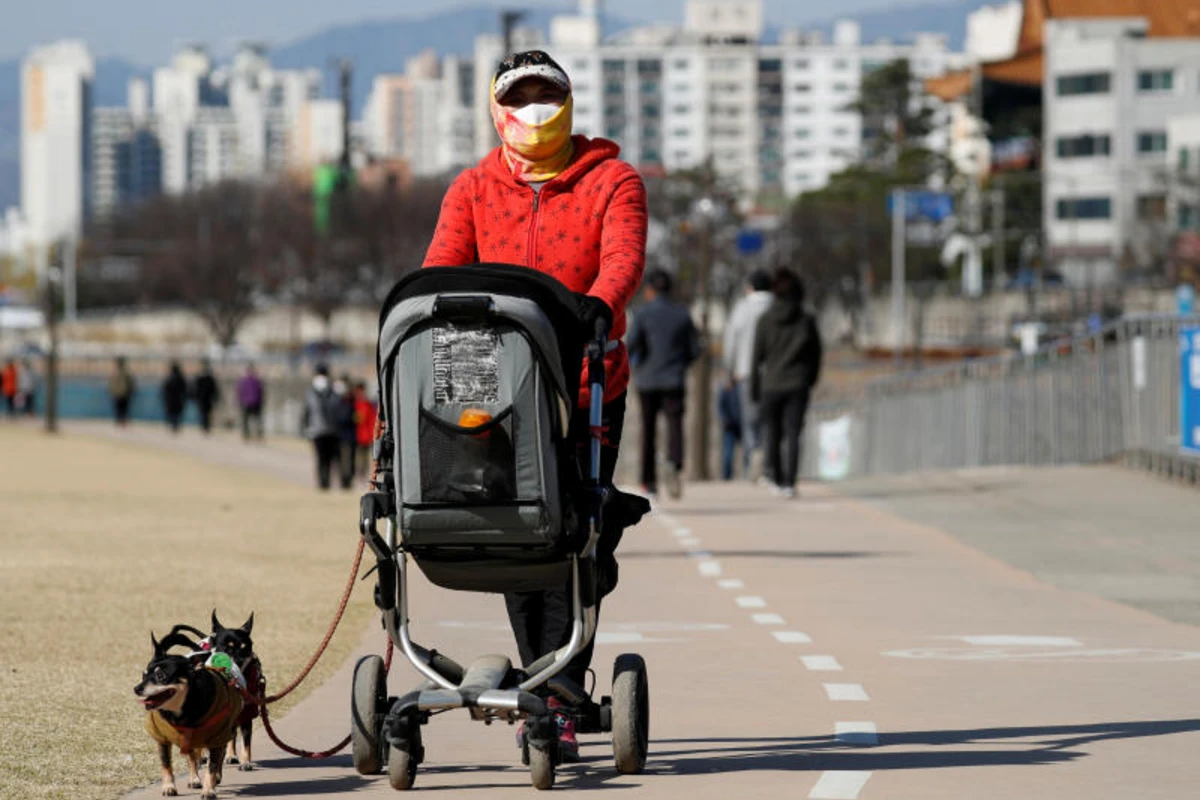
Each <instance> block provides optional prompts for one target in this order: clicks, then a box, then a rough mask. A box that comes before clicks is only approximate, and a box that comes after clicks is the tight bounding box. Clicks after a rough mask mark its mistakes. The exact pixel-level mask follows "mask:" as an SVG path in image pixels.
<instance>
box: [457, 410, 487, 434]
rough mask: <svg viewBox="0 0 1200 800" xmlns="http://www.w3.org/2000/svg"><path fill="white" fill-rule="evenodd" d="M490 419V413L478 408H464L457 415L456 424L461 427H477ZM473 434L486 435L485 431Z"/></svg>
mask: <svg viewBox="0 0 1200 800" xmlns="http://www.w3.org/2000/svg"><path fill="white" fill-rule="evenodd" d="M491 421H492V415H491V414H489V413H488V412H487V411H484V410H482V409H479V408H464V409H463V412H462V414H460V415H459V416H458V424H459V426H460V427H463V428H478V427H481V426H483V425H486V424H488V423H489V422H491ZM475 435H476V436H487V431H483V432H482V433H478V434H475Z"/></svg>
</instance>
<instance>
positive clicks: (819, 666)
mask: <svg viewBox="0 0 1200 800" xmlns="http://www.w3.org/2000/svg"><path fill="white" fill-rule="evenodd" d="M800 661H801V662H802V663H803V664H804V667H805V668H806V669H810V670H812V671H813V672H841V671H842V665H841V664H839V663H838V660H837V659H836V658H834V657H833V656H800Z"/></svg>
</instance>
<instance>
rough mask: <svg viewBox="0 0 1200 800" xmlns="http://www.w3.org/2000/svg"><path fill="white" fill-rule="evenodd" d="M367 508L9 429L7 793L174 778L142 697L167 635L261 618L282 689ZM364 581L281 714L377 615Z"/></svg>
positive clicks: (96, 788)
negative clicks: (146, 723)
mask: <svg viewBox="0 0 1200 800" xmlns="http://www.w3.org/2000/svg"><path fill="white" fill-rule="evenodd" d="M355 514H356V508H355V503H354V500H352V499H350V498H348V497H346V496H344V495H336V494H335V495H328V496H322V495H318V494H317V493H315V492H313V491H311V490H306V489H305V488H303V487H296V486H291V485H288V484H284V483H281V482H279V481H276V480H273V479H270V478H265V477H260V476H257V475H254V474H250V473H247V472H240V471H234V470H228V469H220V468H217V467H213V466H208V465H205V464H199V463H194V462H192V461H189V460H187V459H185V458H182V457H180V456H176V455H173V454H169V453H165V452H159V451H156V450H151V449H148V448H142V447H137V446H132V445H122V444H120V443H115V442H105V441H99V440H93V439H88V438H83V437H66V436H64V437H58V438H50V437H47V436H45V435H44V434H42V433H40V432H39V431H35V430H32V429H28V428H17V427H13V426H5V425H2V424H0V587H2V589H0V591H2V595H0V675H2V677H0V720H3V724H0V797H4V798H71V800H90V799H91V798H98V799H99V798H114V797H119V796H120V795H121V794H123V793H124V792H125V791H127V790H128V789H131V788H133V787H136V786H140V785H145V784H148V783H151V782H153V781H154V780H156V779H157V776H158V766H157V757H156V756H155V754H154V747H153V744H152V742H151V740H150V738H149V737H148V736H147V735H146V733H145V732H144V731H143V728H142V725H143V720H144V713H145V712H143V711H142V710H141V708H140V706H139V705H138V704H137V703H136V702H135V701H134V697H133V686H134V684H135V683H137V682H138V680H139V678H140V676H141V671H142V668H143V667H144V666H145V664H146V662H147V660H148V659H149V657H150V653H151V648H150V631H151V630H152V629H153V630H154V631H155V632H156V633H157V634H158V635H159V636H160V637H161V636H162V635H163V634H164V633H165V632H166V631H167V630H168V629H169V628H170V627H171V625H173V624H175V623H177V622H187V623H190V624H193V625H196V626H197V627H199V628H201V629H207V627H208V618H209V612H210V610H211V609H212V608H214V607H216V608H217V610H218V615H219V616H220V617H221V620H222V622H224V623H225V624H227V625H239V624H241V622H242V621H243V620H244V619H245V618H246V616H247V615H248V614H249V612H250V611H251V610H253V611H254V612H255V628H254V639H255V644H256V646H257V648H258V651H259V653H260V655H261V657H262V660H263V665H264V669H265V671H266V673H267V676H268V678H269V679H270V681H271V684H270V687H269V688H270V689H273V690H276V691H277V690H279V689H281V688H283V686H284V685H285V684H286V683H287V682H289V681H290V680H291V678H292V677H293V676H294V675H296V673H297V672H298V671H299V669H300V668H301V667H302V666H303V665H304V664H305V663H306V662H307V660H308V657H309V655H310V654H311V652H312V649H313V648H314V647H315V646H316V645H317V644H318V643H319V641H320V639H321V637H322V636H323V634H324V632H325V629H326V627H327V625H328V623H329V620H330V618H331V615H332V614H333V612H334V611H335V609H336V604H337V600H338V598H339V597H340V593H341V591H342V589H343V588H344V586H345V582H346V579H347V577H348V572H349V569H350V563H351V559H352V557H353V555H354V548H355V546H356V544H357V535H356V531H355V519H354V518H355ZM364 569H365V566H364ZM364 586H366V584H363V585H360V586H358V587H357V588H356V590H355V592H354V595H353V597H352V600H351V605H350V608H349V610H348V611H347V614H346V618H345V619H344V620H343V622H342V626H341V628H340V629H339V631H338V634H337V636H335V637H334V639H333V643H332V645H331V647H330V650H329V651H328V652H327V653H326V655H325V657H324V658H323V659H322V661H321V663H320V664H319V665H318V667H317V669H316V670H314V673H313V674H312V675H311V676H310V677H309V679H308V681H307V682H306V684H304V685H303V686H302V687H301V689H300V690H298V691H297V692H296V693H294V694H293V695H292V696H291V697H289V698H288V699H287V700H284V701H283V702H281V703H279V704H277V705H276V706H275V707H274V708H273V709H272V711H273V713H274V716H276V717H279V716H280V715H281V714H282V713H283V712H285V711H286V709H287V707H288V705H289V702H290V703H294V702H295V700H297V699H299V697H300V696H301V695H302V694H303V693H304V691H305V690H306V689H311V688H312V687H314V686H316V685H317V684H318V683H319V682H320V681H322V680H324V679H325V678H326V677H328V675H330V674H331V673H332V672H333V671H335V670H336V669H337V667H338V666H339V665H340V664H341V663H342V662H343V661H344V660H345V659H346V658H347V657H348V656H349V655H350V653H351V651H352V649H353V647H354V646H355V645H356V644H357V642H358V640H359V637H360V636H361V634H362V632H363V630H364V626H365V625H366V622H367V620H368V619H369V618H370V617H371V616H372V615H373V611H374V607H373V606H372V604H371V598H370V591H369V589H368V588H364ZM255 741H256V742H259V743H262V742H265V741H266V736H265V734H264V733H263V732H262V731H261V728H259V729H258V730H256V731H255ZM299 744H301V745H303V746H306V747H327V746H329V745H331V744H333V742H301V743H299ZM177 766H179V763H178V762H177Z"/></svg>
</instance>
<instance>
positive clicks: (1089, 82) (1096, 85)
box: [1058, 72, 1112, 97]
mask: <svg viewBox="0 0 1200 800" xmlns="http://www.w3.org/2000/svg"><path fill="white" fill-rule="evenodd" d="M1111 88H1112V76H1111V75H1110V74H1109V73H1107V72H1086V73H1083V74H1080V75H1060V76H1059V77H1058V93H1059V94H1060V95H1062V96H1064V97H1068V96H1070V95H1076V94H1107V93H1108V92H1109V90H1110V89H1111Z"/></svg>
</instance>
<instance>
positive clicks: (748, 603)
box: [737, 595, 767, 608]
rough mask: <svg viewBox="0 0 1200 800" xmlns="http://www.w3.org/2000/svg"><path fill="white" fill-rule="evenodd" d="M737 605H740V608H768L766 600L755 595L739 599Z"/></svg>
mask: <svg viewBox="0 0 1200 800" xmlns="http://www.w3.org/2000/svg"><path fill="white" fill-rule="evenodd" d="M737 604H738V607H739V608H766V607H767V601H766V600H763V599H762V598H761V597H755V596H753V595H748V596H742V597H739V598H738V599H737Z"/></svg>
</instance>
